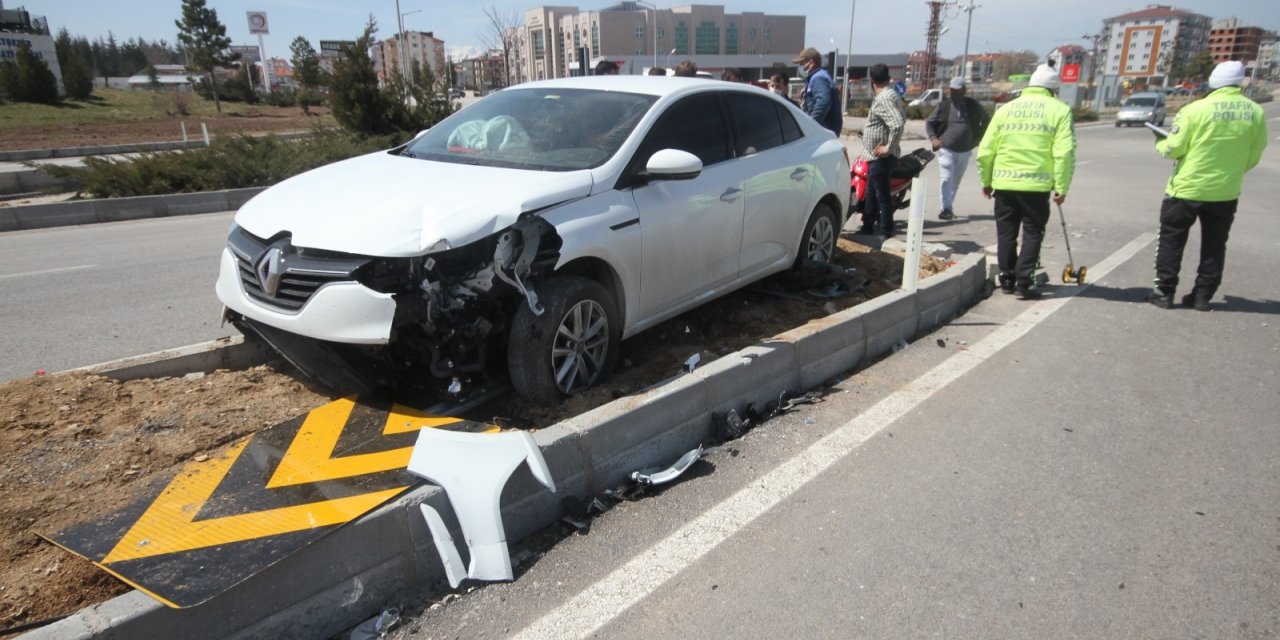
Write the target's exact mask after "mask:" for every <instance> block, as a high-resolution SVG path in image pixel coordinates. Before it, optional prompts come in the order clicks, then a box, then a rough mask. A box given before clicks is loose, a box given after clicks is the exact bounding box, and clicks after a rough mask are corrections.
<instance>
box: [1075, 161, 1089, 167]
mask: <svg viewBox="0 0 1280 640" xmlns="http://www.w3.org/2000/svg"><path fill="white" fill-rule="evenodd" d="M1090 162H1093V161H1092V160H1077V161H1076V166H1077V167H1083V166H1084V165H1086V164H1089V163H1090Z"/></svg>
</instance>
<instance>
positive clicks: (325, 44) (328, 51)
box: [320, 40, 356, 58]
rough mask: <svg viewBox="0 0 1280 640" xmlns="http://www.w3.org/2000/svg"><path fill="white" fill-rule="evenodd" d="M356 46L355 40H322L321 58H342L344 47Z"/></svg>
mask: <svg viewBox="0 0 1280 640" xmlns="http://www.w3.org/2000/svg"><path fill="white" fill-rule="evenodd" d="M344 45H345V46H348V47H354V46H356V41H355V40H321V41H320V57H322V58H341V57H342V47H343V46H344Z"/></svg>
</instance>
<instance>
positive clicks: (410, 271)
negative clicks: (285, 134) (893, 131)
mask: <svg viewBox="0 0 1280 640" xmlns="http://www.w3.org/2000/svg"><path fill="white" fill-rule="evenodd" d="M848 199H849V159H848V157H847V155H846V154H845V151H844V147H843V146H842V145H841V144H840V142H839V141H837V140H836V138H835V137H834V136H833V135H832V134H831V133H830V132H829V131H826V130H825V129H823V128H822V127H820V126H818V124H817V123H816V122H814V121H813V120H812V119H810V118H809V117H808V116H806V115H805V114H804V113H803V112H801V111H800V110H799V109H797V108H796V107H795V106H794V105H792V104H790V103H788V102H786V101H785V100H782V99H780V98H778V97H777V96H775V95H773V94H771V93H769V92H766V91H761V90H759V89H757V88H755V87H752V86H750V85H744V84H733V83H727V82H720V81H707V80H698V79H692V78H667V77H652V76H647V77H646V76H604V77H588V78H572V79H563V80H551V81H542V82H532V83H528V84H522V85H518V86H514V87H511V88H509V89H507V90H505V91H502V92H500V93H495V94H493V95H491V96H489V97H487V98H485V99H484V100H481V101H479V102H477V103H475V104H474V105H472V106H471V107H468V108H467V109H466V110H464V111H460V112H458V113H455V114H454V115H452V116H450V117H449V118H447V119H445V120H444V121H442V122H440V123H439V124H437V125H436V126H435V127H433V128H432V129H430V130H428V131H426V132H424V133H423V134H421V135H419V136H418V137H417V138H415V139H414V140H412V141H411V142H409V143H408V144H406V145H404V146H401V147H398V148H395V149H391V150H389V151H384V152H379V153H373V154H369V155H366V156H362V157H358V158H353V159H350V160H346V161H342V162H338V163H335V164H331V165H328V166H325V167H321V168H319V169H315V170H313V171H310V172H307V173H304V174H302V175H299V176H296V177H294V178H291V179H289V180H286V181H284V182H282V183H280V184H278V185H276V186H274V187H272V188H270V189H268V190H267V191H265V192H263V193H262V194H260V195H258V196H257V197H255V198H254V199H253V200H251V201H249V202H248V203H247V204H245V205H244V207H242V208H241V209H240V211H239V212H238V213H237V214H236V217H235V223H234V225H233V227H232V229H231V231H230V235H229V238H228V246H227V248H226V250H225V251H224V252H223V254H222V264H221V271H220V275H219V278H218V282H217V286H216V289H217V294H218V297H219V299H221V300H222V302H223V303H224V304H225V305H226V307H227V314H228V316H229V317H230V319H231V320H232V321H233V322H234V323H235V324H236V326H237V327H239V328H240V329H241V330H242V331H244V332H245V333H247V334H257V335H259V336H260V337H262V338H264V339H265V340H266V341H267V342H268V343H270V344H271V345H272V346H274V347H275V348H276V349H277V350H279V351H280V352H281V353H282V354H283V355H285V356H286V357H287V358H288V359H289V360H290V361H291V362H293V363H294V364H296V365H297V366H298V367H299V368H300V369H302V370H303V371H304V372H306V373H308V374H310V375H312V376H313V377H315V378H317V379H318V380H319V381H320V382H321V383H324V384H326V385H327V386H331V387H334V388H335V389H337V390H339V391H342V392H360V391H367V390H370V389H376V388H386V387H396V388H403V387H411V388H418V387H428V388H431V389H433V390H436V391H439V392H442V393H451V394H453V395H463V394H465V393H466V391H467V390H468V389H469V388H470V387H471V386H472V385H475V384H479V383H482V382H484V381H485V380H487V379H492V378H500V377H502V376H506V375H509V377H510V379H511V382H512V384H513V386H514V387H515V389H516V390H517V391H518V392H519V393H520V394H522V395H523V396H525V397H526V398H528V399H530V400H533V401H535V402H540V403H555V402H558V401H560V400H561V399H563V398H564V397H565V396H566V395H568V394H572V393H575V392H577V391H580V390H582V389H584V388H586V387H588V386H591V385H594V384H596V383H598V382H600V381H601V380H602V379H603V378H604V376H606V375H607V373H608V371H609V369H610V366H611V365H612V364H613V362H614V360H615V359H616V357H617V355H618V345H619V341H620V340H622V339H624V338H626V337H629V336H631V335H634V334H636V333H638V332H640V331H643V330H644V329H646V328H649V327H652V326H653V325H655V324H657V323H659V322H661V321H663V320H666V319H668V318H671V317H673V316H675V315H677V314H680V313H682V312H684V311H687V310H689V309H692V308H694V307H696V306H698V305H701V304H703V303H705V302H707V301H709V300H712V299H714V298H716V297H718V296H721V295H724V294H726V293H728V292H730V291H733V290H735V289H738V288H740V287H742V286H744V285H746V284H748V283H750V282H753V281H756V280H759V279H761V278H763V277H765V276H768V275H770V274H774V273H778V272H780V271H785V270H787V269H790V268H792V267H793V266H796V265H798V264H799V263H800V262H801V261H804V260H821V261H825V260H828V259H830V258H831V256H832V253H833V252H834V250H835V243H836V239H837V237H838V235H839V231H840V228H841V227H842V226H843V224H844V222H845V219H844V212H846V211H848Z"/></svg>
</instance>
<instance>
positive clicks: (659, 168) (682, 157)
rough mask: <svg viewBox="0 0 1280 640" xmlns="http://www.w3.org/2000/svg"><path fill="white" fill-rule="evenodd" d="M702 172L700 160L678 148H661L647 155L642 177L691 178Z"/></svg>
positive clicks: (653, 178) (652, 178) (656, 178)
mask: <svg viewBox="0 0 1280 640" xmlns="http://www.w3.org/2000/svg"><path fill="white" fill-rule="evenodd" d="M701 173H702V160H699V159H698V156H695V155H693V154H692V153H689V152H688V151H681V150H679V149H663V150H661V151H658V152H657V153H655V154H653V155H651V156H649V162H647V163H645V165H644V177H645V178H647V179H649V180H692V179H694V178H696V177H698V175H699V174H701Z"/></svg>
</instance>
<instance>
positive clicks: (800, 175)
mask: <svg viewBox="0 0 1280 640" xmlns="http://www.w3.org/2000/svg"><path fill="white" fill-rule="evenodd" d="M807 175H809V170H808V169H806V168H804V167H800V168H798V169H796V170H795V171H792V172H791V179H792V180H795V181H797V182H798V181H800V180H804V178H805V176H807Z"/></svg>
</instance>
